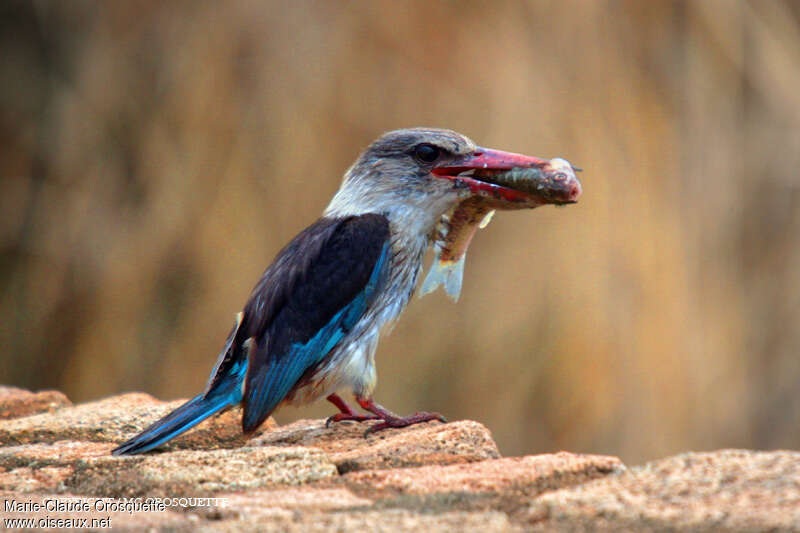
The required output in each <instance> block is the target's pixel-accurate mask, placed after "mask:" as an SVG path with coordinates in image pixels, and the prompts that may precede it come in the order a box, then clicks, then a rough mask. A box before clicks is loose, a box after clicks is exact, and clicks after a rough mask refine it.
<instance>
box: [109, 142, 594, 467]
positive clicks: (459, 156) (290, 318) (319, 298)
mask: <svg viewBox="0 0 800 533" xmlns="http://www.w3.org/2000/svg"><path fill="white" fill-rule="evenodd" d="M553 161H555V160H553ZM559 161H563V160H559ZM547 164H548V160H544V159H539V158H535V157H530V156H525V155H521V154H515V153H510V152H503V151H499V150H492V149H488V148H482V147H479V146H476V145H475V143H473V142H472V141H471V140H470V139H469V138H467V137H466V136H464V135H461V134H459V133H456V132H454V131H451V130H445V129H434V128H412V129H402V130H396V131H391V132H388V133H386V134H384V135H382V136H381V137H379V138H378V139H377V140H375V141H374V142H373V143H372V144H371V145H369V147H367V149H366V150H365V151H364V152H363V153H362V154H361V155H360V157H359V158H358V159H357V160H356V162H355V163H354V164H353V165H352V166H351V167H350V168H349V169H348V170H347V171H346V172H345V175H344V179H343V181H342V183H341V186H340V187H339V189H338V191H337V192H336V194H335V195H334V196H333V199H332V200H331V201H330V203H329V204H328V206H327V208H326V209H325V211H324V212H323V214H322V216H321V218H319V219H318V220H317V221H316V222H314V223H313V224H311V225H310V226H308V227H307V228H306V229H304V230H303V231H301V232H300V233H299V234H298V235H297V236H296V237H295V238H294V239H292V241H291V242H289V244H287V245H286V246H285V247H284V248H283V249H282V250H281V251H280V252H279V253H278V254H277V256H276V257H275V259H274V260H273V262H272V264H271V265H270V266H269V267H268V268H267V269H266V271H265V272H264V274H263V275H262V276H261V279H260V280H259V281H258V283H257V284H256V285H255V287H254V288H253V291H252V293H251V295H250V298H249V299H248V301H247V303H246V305H245V306H244V309H243V310H242V311H241V312H240V313H238V315H237V317H236V321H235V324H234V326H233V329H232V330H231V332H230V334H229V335H228V338H227V340H226V342H225V344H224V347H223V348H222V350H221V352H220V354H219V357H218V359H217V362H216V364H215V366H214V368H213V370H212V372H211V375H210V377H209V380H208V382H207V384H206V387H205V390H203V392H202V393H200V394H198V395H197V396H195V397H194V398H192V399H191V400H189V401H187V402H186V403H184V404H183V405H181V406H180V407H178V408H177V409H175V410H174V411H172V412H171V413H169V414H167V415H166V416H165V417H164V418H162V419H160V420H158V421H156V422H155V423H153V424H152V425H151V426H149V427H148V428H146V429H145V430H144V431H142V432H141V433H140V434H138V435H136V436H135V437H133V438H131V439H130V440H128V441H127V442H125V443H123V444H121V445H120V446H119V447H117V448H116V449H114V450H113V452H112V453H113V454H114V455H132V454H137V453H143V452H147V451H149V450H152V449H153V448H156V447H157V446H159V445H161V444H163V443H165V442H166V441H168V440H170V439H172V438H174V437H175V436H177V435H180V434H181V433H183V432H185V431H187V430H189V429H190V428H192V427H194V426H195V425H197V424H198V423H200V422H201V421H203V420H205V419H206V418H209V417H210V416H212V415H215V414H217V413H219V412H221V411H223V410H225V409H228V408H230V407H233V406H236V405H241V406H242V421H241V423H242V431H243V432H244V434H245V435H249V434H252V433H253V432H254V431H255V430H256V429H257V428H258V427H259V426H260V425H261V424H262V423H263V422H264V421H265V420H266V419H267V417H268V416H270V414H272V412H273V411H274V410H275V409H276V408H278V407H279V406H280V405H283V404H295V405H296V404H305V403H309V402H312V401H314V400H317V399H319V398H323V397H324V398H326V399H327V400H328V401H330V402H331V403H332V404H333V405H334V406H335V407H336V408H337V409H338V411H339V412H338V413H337V414H335V415H333V416H332V417H330V418H329V419H328V423H335V422H341V421H345V420H352V421H359V422H361V421H369V420H374V421H376V422H377V423H376V424H374V425H372V426H371V427H370V428H369V429H368V430H367V432H368V433H372V432H376V431H381V430H384V429H387V428H402V427H406V426H410V425H412V424H418V423H421V422H427V421H431V420H439V421H441V422H445V419H444V417H443V416H442V415H441V414H439V413H432V412H417V413H414V414H412V415H410V416H400V415H397V414H395V413H393V412H391V411H389V410H388V409H386V408H384V407H383V406H381V405H380V404H378V403H376V402H375V400H374V399H373V391H374V389H375V385H376V381H377V376H376V368H375V352H376V349H377V346H378V339H379V336H380V334H381V330H382V328H384V326H387V325H388V324H391V323H392V322H393V321H395V320H396V319H397V318H398V316H399V315H400V313H401V312H402V311H403V309H404V308H405V307H406V305H407V304H408V302H409V299H410V298H411V296H412V294H413V293H414V290H415V287H416V285H417V279H418V277H419V275H420V272H421V271H422V268H423V256H424V254H425V252H426V250H427V249H428V248H429V247H430V246H431V244H432V243H433V242H434V241H435V240H436V233H437V231H438V229H437V228H438V224H439V223H440V221H441V220H442V217H446V216H447V213H452V211H453V209H454V208H455V207H456V206H457V205H459V203H461V202H464V201H465V200H468V199H471V198H484V199H486V201H487V202H490V203H491V202H494V204H497V205H500V204H502V203H513V202H514V200H515V198H517V199H518V198H519V197H520V195H521V194H523V193H519V192H517V191H514V190H513V189H511V188H507V187H505V186H502V185H497V184H494V183H491V182H490V180H489V179H488V178H486V179H483V178H481V176H490V175H491V173H492V172H501V171H506V170H509V169H513V168H518V167H523V168H534V167H537V168H542V167H544V166H546V165H547ZM570 186H571V187H572V189H571V190H570V195H571V197H577V195H578V194H580V189H579V185H578V186H577V187H578V188H577V189H576V188H575V185H574V183H572V182H570ZM525 195H527V196H528V197H531V196H532V195H533V196H535V194H534V193H530V192H528V193H525ZM459 287H460V285H459ZM346 389H350V390H351V391H352V393H353V395H354V397H355V400H356V402H357V403H358V405H359V406H360V407H361V408H362V409H363V411H364V412H363V413H362V412H357V411H355V410H354V408H353V407H351V405H349V404H348V403H347V402H346V401H345V400H344V399H343V398H342V397H341V396H340V395H339V392H340V391H341V390H346Z"/></svg>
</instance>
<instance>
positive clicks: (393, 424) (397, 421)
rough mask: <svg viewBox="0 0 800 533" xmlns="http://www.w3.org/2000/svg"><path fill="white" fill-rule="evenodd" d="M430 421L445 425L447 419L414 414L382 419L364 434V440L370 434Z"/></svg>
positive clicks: (432, 415)
mask: <svg viewBox="0 0 800 533" xmlns="http://www.w3.org/2000/svg"><path fill="white" fill-rule="evenodd" d="M431 420H438V421H439V422H443V423H445V424H446V423H447V419H446V418H445V417H443V416H442V415H440V414H439V413H425V412H420V413H414V414H413V415H411V416H405V417H397V418H394V417H392V418H384V419H383V422H381V423H380V424H375V425H374V426H371V427H370V428H368V429H367V430H366V431H365V432H364V438H367V437H368V436H369V435H371V434H372V433H377V432H378V431H383V430H384V429H389V428H404V427H408V426H411V425H414V424H420V423H422V422H430V421H431Z"/></svg>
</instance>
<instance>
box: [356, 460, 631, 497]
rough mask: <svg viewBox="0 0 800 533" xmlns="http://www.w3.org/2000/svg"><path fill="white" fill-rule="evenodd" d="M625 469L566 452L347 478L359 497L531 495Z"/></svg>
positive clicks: (617, 463)
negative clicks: (515, 493)
mask: <svg viewBox="0 0 800 533" xmlns="http://www.w3.org/2000/svg"><path fill="white" fill-rule="evenodd" d="M624 470H625V466H624V465H623V464H622V462H621V461H620V460H619V459H617V458H616V457H609V456H605V455H575V454H572V453H567V452H560V453H556V454H544V455H529V456H526V457H510V458H504V459H488V460H485V461H481V462H477V463H470V464H456V465H448V466H441V465H428V466H421V467H418V468H403V469H396V470H369V471H366V472H353V473H350V474H347V475H346V476H344V481H345V483H346V484H347V486H349V487H351V488H353V489H355V490H356V491H357V492H358V493H359V494H361V493H369V494H382V495H384V496H393V495H398V494H435V493H453V492H463V493H494V494H501V493H509V492H520V493H523V494H525V495H527V496H532V495H536V494H539V493H541V492H545V491H548V490H554V489H559V488H563V487H569V486H572V485H577V484H580V483H585V482H587V481H590V480H592V479H596V478H598V477H603V476H605V475H607V474H610V473H615V472H622V471H624Z"/></svg>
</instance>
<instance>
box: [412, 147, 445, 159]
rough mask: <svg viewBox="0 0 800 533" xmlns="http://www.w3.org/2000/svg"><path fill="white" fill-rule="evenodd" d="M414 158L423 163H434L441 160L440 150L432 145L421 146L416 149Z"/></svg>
mask: <svg viewBox="0 0 800 533" xmlns="http://www.w3.org/2000/svg"><path fill="white" fill-rule="evenodd" d="M414 157H416V158H417V159H419V160H420V161H422V162H423V163H433V162H434V161H436V160H437V159H439V149H438V148H437V147H435V146H433V145H432V144H420V145H418V146H417V147H416V148H414Z"/></svg>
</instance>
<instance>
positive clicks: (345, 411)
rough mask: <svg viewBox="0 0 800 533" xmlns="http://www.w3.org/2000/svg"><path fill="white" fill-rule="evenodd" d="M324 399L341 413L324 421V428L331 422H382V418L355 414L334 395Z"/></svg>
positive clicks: (344, 402)
mask: <svg viewBox="0 0 800 533" xmlns="http://www.w3.org/2000/svg"><path fill="white" fill-rule="evenodd" d="M325 399H326V400H328V401H329V402H331V403H332V404H333V405H335V406H336V407H337V408H338V409H339V411H341V413H336V414H335V415H333V416H331V417H329V418H328V420H326V421H325V427H329V426H330V425H331V423H332V422H341V421H343V420H355V421H356V422H363V421H364V420H382V418H381V417H379V416H377V415H359V414H357V413H356V412H354V411H353V408H352V407H350V406H349V405H347V402H346V401H344V400H342V397H341V396H339V395H338V394H336V393H333V394H330V395H329V396H327V397H326V398H325Z"/></svg>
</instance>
